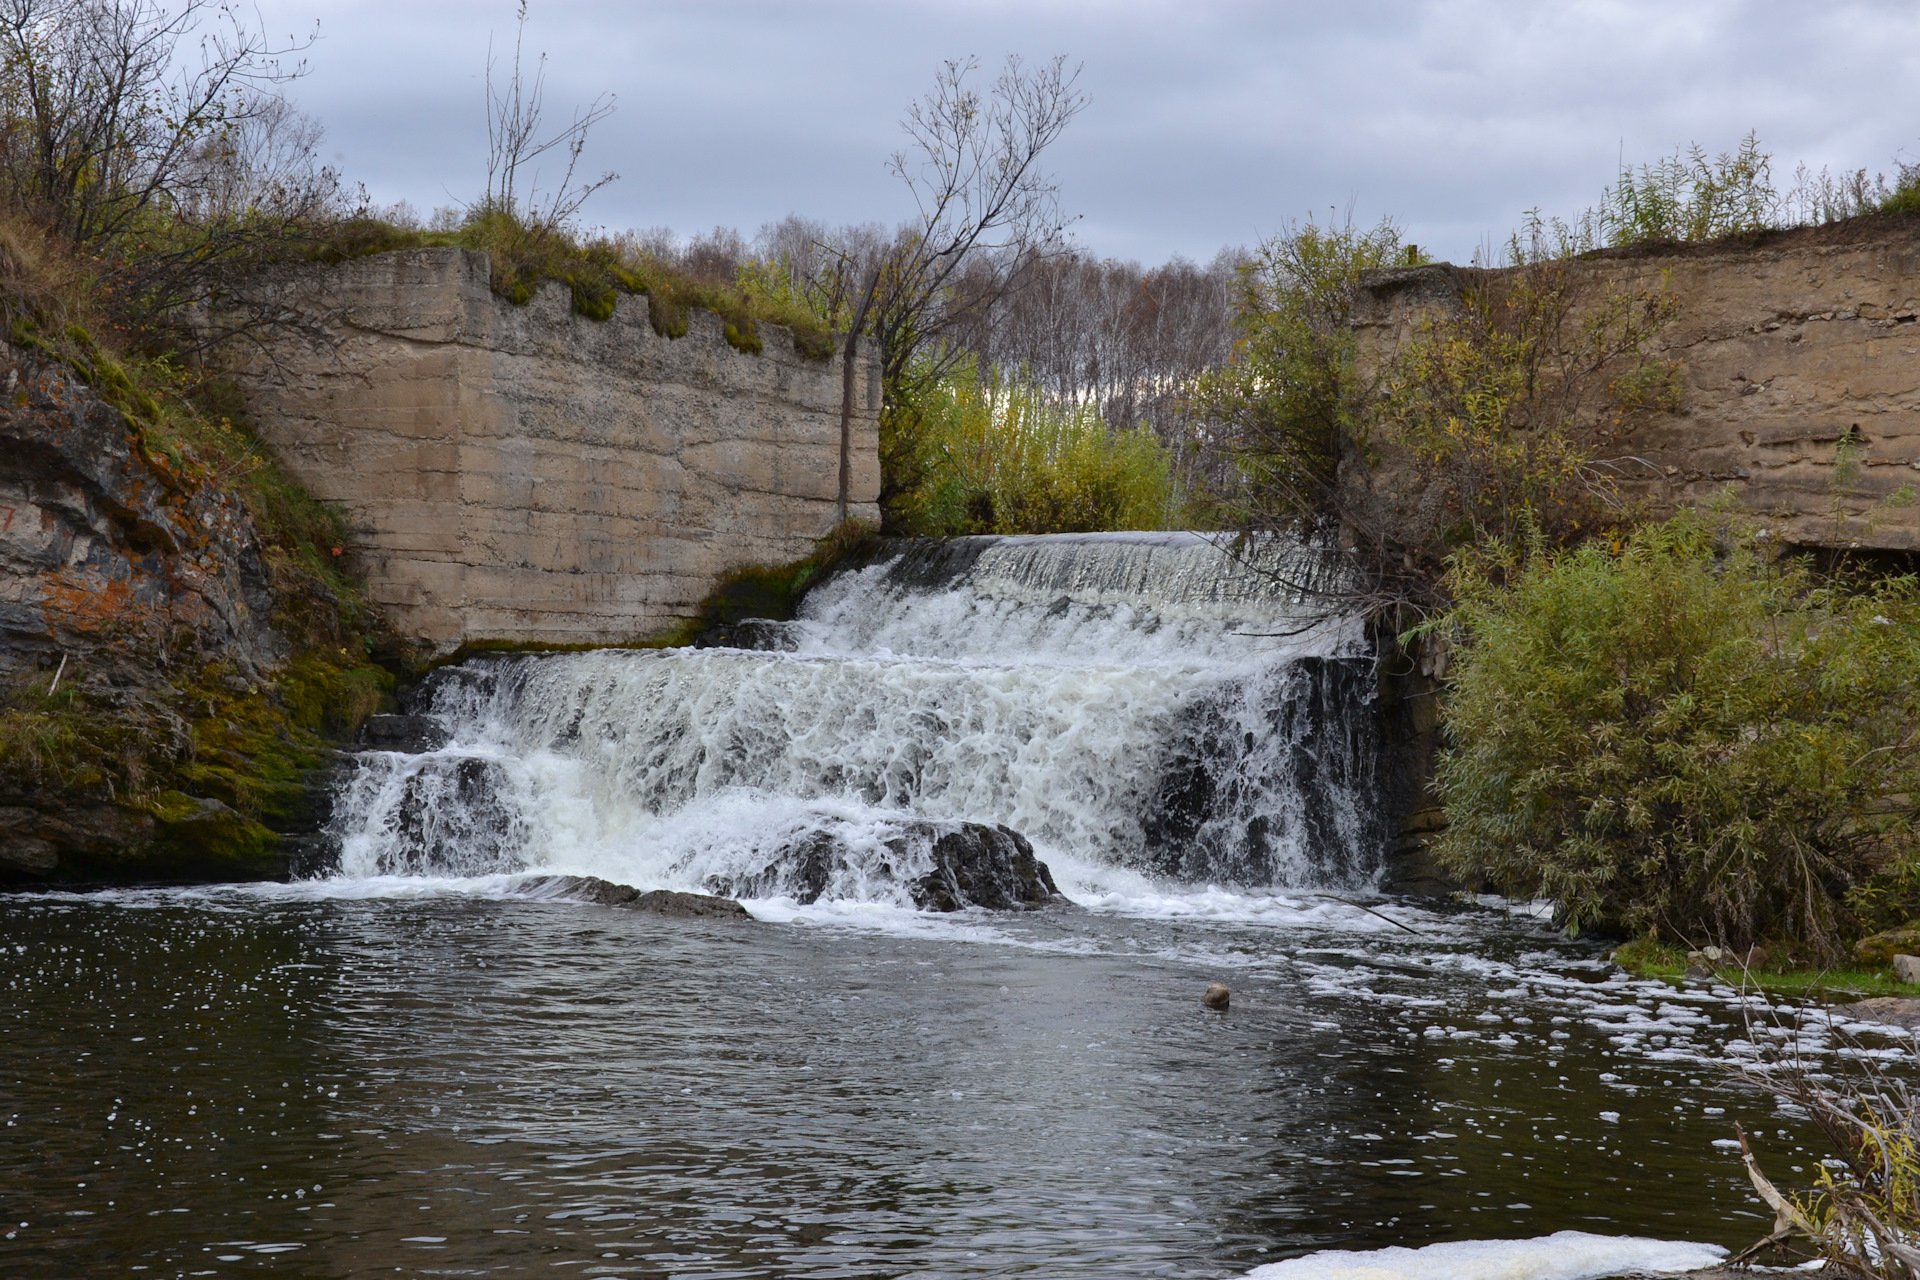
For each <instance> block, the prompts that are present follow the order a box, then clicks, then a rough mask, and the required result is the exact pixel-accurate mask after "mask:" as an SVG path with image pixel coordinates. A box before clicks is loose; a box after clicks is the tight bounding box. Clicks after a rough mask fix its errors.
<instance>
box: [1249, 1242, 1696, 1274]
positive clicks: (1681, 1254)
mask: <svg viewBox="0 0 1920 1280" xmlns="http://www.w3.org/2000/svg"><path fill="white" fill-rule="evenodd" d="M1726 1256H1727V1251H1726V1250H1725V1249H1722V1248H1719V1247H1718V1246H1716V1245H1710V1244H1693V1243H1689V1242H1686V1241H1680V1240H1652V1239H1648V1238H1646V1237H1644V1236H1603V1235H1594V1234H1591V1233H1589V1232H1585V1231H1557V1232H1555V1233H1554V1234H1552V1235H1550V1236H1536V1237H1535V1238H1533V1239H1531V1240H1455V1241H1449V1242H1447V1243H1444V1244H1430V1245H1425V1246H1422V1247H1420V1248H1400V1247H1394V1248H1387V1249H1366V1250H1328V1251H1326V1252H1323V1253H1312V1254H1308V1255H1307V1256H1305V1257H1302V1258H1291V1259H1288V1260H1287V1261H1285V1262H1274V1263H1269V1264H1267V1265H1266V1266H1262V1267H1255V1268H1254V1269H1253V1270H1252V1271H1250V1272H1248V1273H1247V1280H1601V1278H1602V1277H1608V1276H1620V1275H1628V1274H1635V1275H1668V1274H1672V1273H1674V1272H1680V1271H1693V1270H1697V1269H1699V1268H1702V1267H1710V1266H1713V1265H1714V1264H1716V1263H1718V1262H1719V1261H1720V1260H1721V1259H1723V1258H1725V1257H1726Z"/></svg>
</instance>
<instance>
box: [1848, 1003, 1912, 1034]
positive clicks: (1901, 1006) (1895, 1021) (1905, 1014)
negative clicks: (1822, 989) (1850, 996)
mask: <svg viewBox="0 0 1920 1280" xmlns="http://www.w3.org/2000/svg"><path fill="white" fill-rule="evenodd" d="M1841 1007H1842V1009H1843V1011H1844V1012H1845V1013H1846V1014H1847V1015H1848V1016H1850V1017H1854V1018H1859V1019H1861V1020H1862V1021H1864V1022H1884V1023H1886V1024H1887V1025H1888V1026H1894V1027H1904V1028H1905V1029H1906V1030H1908V1031H1920V998H1917V997H1914V996H1875V997H1873V998H1872V999H1871V1000H1856V1001H1854V1002H1853V1003H1852V1004H1849V1005H1843V1006H1841Z"/></svg>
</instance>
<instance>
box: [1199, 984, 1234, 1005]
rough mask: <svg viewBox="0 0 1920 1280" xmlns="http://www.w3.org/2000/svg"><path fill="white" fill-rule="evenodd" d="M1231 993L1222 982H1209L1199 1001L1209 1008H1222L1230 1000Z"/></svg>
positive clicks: (1231, 997)
mask: <svg viewBox="0 0 1920 1280" xmlns="http://www.w3.org/2000/svg"><path fill="white" fill-rule="evenodd" d="M1232 999H1233V993H1232V992H1231V991H1229V990H1227V984H1226V983H1224V982H1209V983H1208V984H1207V990H1206V993H1205V994H1203V995H1202V996H1201V997H1200V1003H1201V1004H1203V1005H1205V1006H1206V1007H1207V1008H1209V1009H1221V1010H1224V1009H1225V1008H1226V1007H1227V1005H1228V1004H1229V1003H1230V1002H1231V1001H1232Z"/></svg>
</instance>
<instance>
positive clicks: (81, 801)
mask: <svg viewBox="0 0 1920 1280" xmlns="http://www.w3.org/2000/svg"><path fill="white" fill-rule="evenodd" d="M274 603H275V602H274V599H273V596H272V594H271V589H270V578H269V573H268V569H267V564H266V552H265V551H264V549H263V544H262V541H261V539H260V537H259V535H258V533H257V531H256V529H255V527H254V525H253V523H252V521H251V518H250V517H249V516H248V514H247V513H246V511H245V509H244V508H243V506H242V505H241V504H240V502H239V501H237V500H236V499H235V498H234V497H232V496H231V495H230V494H227V493H225V492H222V491H221V490H220V489H218V488H216V487H213V486H209V485H206V484H203V483H195V482H193V481H191V480H189V479H188V478H186V477H185V476H183V475H182V474H181V472H180V471H179V470H177V469H176V468H175V466H174V465H173V464H172V462H171V461H170V460H169V459H168V457H167V456H166V455H165V454H164V453H163V452H162V451H160V450H159V449H157V448H151V447H148V446H147V445H146V444H145V443H144V442H143V440H142V438H141V436H140V433H139V432H138V431H137V430H136V429H135V428H134V426H133V425H131V424H130V423H129V422H128V421H127V419H126V418H125V417H124V416H122V414H121V413H120V412H119V411H118V410H117V409H115V408H113V407H112V406H111V405H108V404H107V403H105V402H103V401H102V400H101V399H100V398H99V397H98V396H96V395H95V394H94V393H93V391H92V390H91V389H90V388H88V387H86V386H85V385H84V384H81V383H79V382H77V381H75V380H73V379H71V378H69V377H68V376H66V375H65V374H63V373H60V372H57V371H55V370H53V369H51V368H49V367H48V366H46V365H44V364H42V363H40V362H39V361H37V360H34V359H29V358H27V357H26V356H24V355H22V354H21V353H19V352H16V351H13V350H12V349H10V348H6V347H3V346H0V692H4V693H5V694H6V697H7V701H5V702H0V716H3V715H12V716H16V717H18V719H17V720H16V721H15V723H17V724H20V725H25V726H27V730H26V732H25V733H24V734H23V735H22V737H21V738H19V739H17V740H13V741H9V742H7V743H4V744H0V882H7V881H38V880H73V879H96V878H109V879H111V878H122V879H124V878H129V877H131V878H167V877H175V876H189V877H201V876H217V877H220V878H241V877H248V876H259V875H267V874H276V873H278V872H280V871H281V870H283V869H284V865H285V861H284V855H283V853H282V851H280V850H279V849H278V848H277V842H276V841H275V839H274V837H273V835H272V833H270V832H268V831H266V830H265V829H264V828H261V827H259V826H258V825H257V824H254V823H251V822H250V821H249V820H247V819H245V818H243V817H242V816H241V815H239V814H237V813H235V812H234V810H233V809H232V808H230V807H229V806H228V805H227V804H226V803H225V802H224V801H222V800H220V799H217V798H212V797H209V796H206V795H197V794H188V793H186V792H182V791H179V790H175V789H164V788H154V787H153V782H154V779H153V778H152V774H151V770H150V769H148V770H147V778H146V781H147V783H148V789H147V790H146V791H145V792H144V793H143V794H142V795H140V796H137V797H135V796H128V795H127V794H125V792H124V790H122V789H116V788H115V787H113V786H112V785H111V783H110V780H109V776H108V774H107V773H106V772H105V771H104V769H103V768H102V766H103V765H104V764H105V763H106V762H105V761H103V759H102V758H101V757H102V756H103V755H104V754H105V753H106V752H107V751H109V750H112V751H114V752H116V753H125V754H127V755H129V756H135V757H138V758H140V759H141V760H143V761H146V762H155V761H169V762H182V761H184V762H187V763H188V764H189V765H191V763H192V761H193V755H194V750H195V745H196V744H195V737H194V733H193V726H192V725H191V724H190V723H189V722H188V720H187V719H186V718H185V716H184V715H183V714H182V712H181V710H180V709H179V708H180V705H181V704H182V703H183V701H185V699H183V695H182V689H183V687H187V686H190V685H191V686H195V687H201V686H205V685H206V684H207V683H208V682H210V681H211V682H212V683H213V685H214V686H215V688H214V692H215V693H217V694H219V695H221V696H226V697H230V698H233V699H238V700H246V701H248V702H249V703H250V705H255V706H258V705H261V704H262V703H263V702H264V701H265V700H266V699H267V698H268V696H269V695H268V693H267V690H266V688H265V684H266V682H268V681H269V680H270V679H271V677H272V676H273V674H274V673H275V672H276V671H277V670H278V669H280V668H281V667H283V666H284V665H285V663H286V662H287V660H288V658H289V651H288V645H287V643H286V641H285V640H284V639H283V638H282V636H281V635H280V634H279V633H278V632H277V631H276V630H275V629H274V627H273V625H272V624H271V621H270V619H271V616H272V612H273V608H274ZM189 710H190V708H189ZM63 735H64V736H63ZM36 743H37V744H39V745H34V744H36ZM216 846H218V847H219V848H220V849H224V852H217V851H216Z"/></svg>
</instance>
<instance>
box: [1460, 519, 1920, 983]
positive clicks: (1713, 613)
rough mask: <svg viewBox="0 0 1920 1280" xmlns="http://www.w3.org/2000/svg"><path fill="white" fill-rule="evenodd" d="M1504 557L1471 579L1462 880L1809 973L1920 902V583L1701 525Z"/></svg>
mask: <svg viewBox="0 0 1920 1280" xmlns="http://www.w3.org/2000/svg"><path fill="white" fill-rule="evenodd" d="M1496 554H1497V556H1498V557H1499V558H1501V559H1503V560H1504V561H1505V563H1501V564H1488V563H1485V562H1484V561H1483V562H1481V563H1474V562H1472V561H1462V562H1460V563H1459V565H1458V567H1457V569H1456V574H1455V587H1456V590H1457V593H1458V604H1457V606H1456V607H1455V609H1454V610H1453V612H1452V613H1451V615H1450V620H1451V623H1452V625H1453V627H1454V628H1455V635H1456V636H1457V637H1458V638H1459V639H1460V640H1461V641H1462V642H1463V643H1462V645H1461V647H1460V652H1459V657H1458V660H1457V663H1456V665H1455V668H1454V672H1453V676H1452V680H1453V689H1452V694H1451V697H1450V699H1449V704H1448V727H1447V732H1448V735H1449V745H1448V747H1447V749H1446V750H1445V751H1444V753H1443V756H1442V759H1441V762H1440V767H1439V784H1440V787H1441V789H1442V792H1443V796H1444V799H1445V802H1446V806H1447V810H1448V813H1449V815H1450V818H1451V826H1450V827H1449V828H1448V830H1447V831H1446V833H1445V835H1444V836H1443V837H1442V839H1441V841H1440V843H1439V846H1438V854H1439V856H1440V858H1441V859H1442V860H1443V862H1444V863H1445V865H1446V866H1447V867H1448V868H1449V869H1450V870H1451V871H1452V872H1453V873H1455V874H1456V875H1458V876H1460V877H1461V878H1462V879H1464V880H1466V881H1469V882H1478V883H1483V884H1486V885H1488V886H1490V887H1494V888H1497V889H1499V890H1502V891H1505V892H1508V893H1513V894H1518V895H1524V896H1544V897H1550V898H1553V899H1555V900H1557V901H1558V902H1559V904H1560V905H1561V908H1562V909H1563V911H1564V912H1565V914H1566V916H1567V918H1568V920H1569V922H1570V923H1571V924H1572V925H1574V926H1575V927H1584V926H1590V925H1595V924H1604V925H1610V926H1616V927H1624V928H1627V929H1631V930H1635V931H1646V932H1653V933H1657V934H1660V935H1664V936H1667V937H1670V938H1675V939H1679V940H1683V941H1688V942H1694V943H1703V942H1706V941H1716V942H1723V943H1728V944H1732V945H1735V946H1744V945H1746V944H1749V943H1752V942H1755V941H1760V940H1769V941H1774V942H1780V943H1785V944H1786V945H1787V947H1788V948H1789V949H1790V950H1797V951H1798V952H1800V953H1801V954H1802V955H1803V957H1804V958H1807V959H1828V958H1832V957H1834V956H1836V955H1837V954H1838V953H1839V950H1840V948H1841V946H1842V945H1843V944H1844V942H1845V941H1846V940H1847V938H1848V937H1849V936H1850V935H1852V934H1854V933H1856V932H1858V931H1860V930H1862V929H1865V928H1870V927H1874V926H1876V925H1878V924H1880V923H1882V922H1883V920H1884V918H1886V917H1888V916H1893V917H1904V916H1905V915H1910V914H1912V913H1913V912H1914V909H1915V907H1916V906H1920V901H1916V899H1920V894H1916V893H1915V892H1914V889H1915V887H1916V883H1917V882H1920V876H1916V875H1915V873H1914V870H1913V868H1914V866H1915V863H1916V853H1920V849H1917V847H1916V837H1915V833H1914V830H1913V812H1912V810H1913V798H1914V797H1920V753H1917V752H1916V751H1915V750H1914V737H1915V726H1916V724H1920V589H1917V588H1916V584H1915V582H1914V580H1913V579H1911V578H1902V579H1897V580H1892V581H1884V582H1879V583H1875V584H1872V585H1868V586H1864V587H1862V588H1860V589H1858V590H1847V589H1845V588H1843V587H1841V586H1838V585H1834V584H1831V583H1824V582H1821V581H1818V580H1816V579H1815V578H1814V577H1813V576H1812V575H1811V574H1810V572H1809V571H1808V570H1807V569H1806V568H1804V567H1803V566H1800V565H1798V564H1796V563H1793V562H1790V561H1777V562H1773V561H1769V560H1767V559H1766V558H1764V557H1763V556H1761V555H1760V554H1759V553H1758V552H1757V551H1756V550H1755V549H1753V548H1752V547H1751V546H1746V545H1734V546H1731V547H1727V546H1723V545H1722V539H1721V538H1720V537H1719V536H1718V535H1717V532H1716V530H1715V529H1714V528H1713V527H1712V526H1711V525H1710V524H1709V523H1708V522H1707V521H1706V520H1704V519H1702V518H1700V517H1697V516H1681V517H1677V518H1675V519H1673V520H1670V521H1668V522H1666V523H1663V524H1658V525H1651V526H1646V527H1643V528H1641V529H1639V530H1637V531H1635V532H1633V533H1632V534H1630V535H1628V536H1626V537H1625V538H1624V540H1619V541H1614V542H1611V543H1603V542H1598V541H1596V542H1590V543H1587V544H1586V545H1583V546H1581V547H1579V548H1577V549H1574V550H1570V551H1565V552H1561V553H1558V554H1553V553H1548V552H1545V551H1540V552H1538V553H1537V554H1536V555H1535V556H1534V557H1532V558H1531V559H1530V560H1528V561H1526V562H1521V561H1519V560H1518V559H1516V557H1515V556H1514V555H1513V553H1511V552H1504V553H1496ZM1503 581H1504V582H1505V583H1506V584H1507V585H1499V584H1500V583H1502V582H1503Z"/></svg>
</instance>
